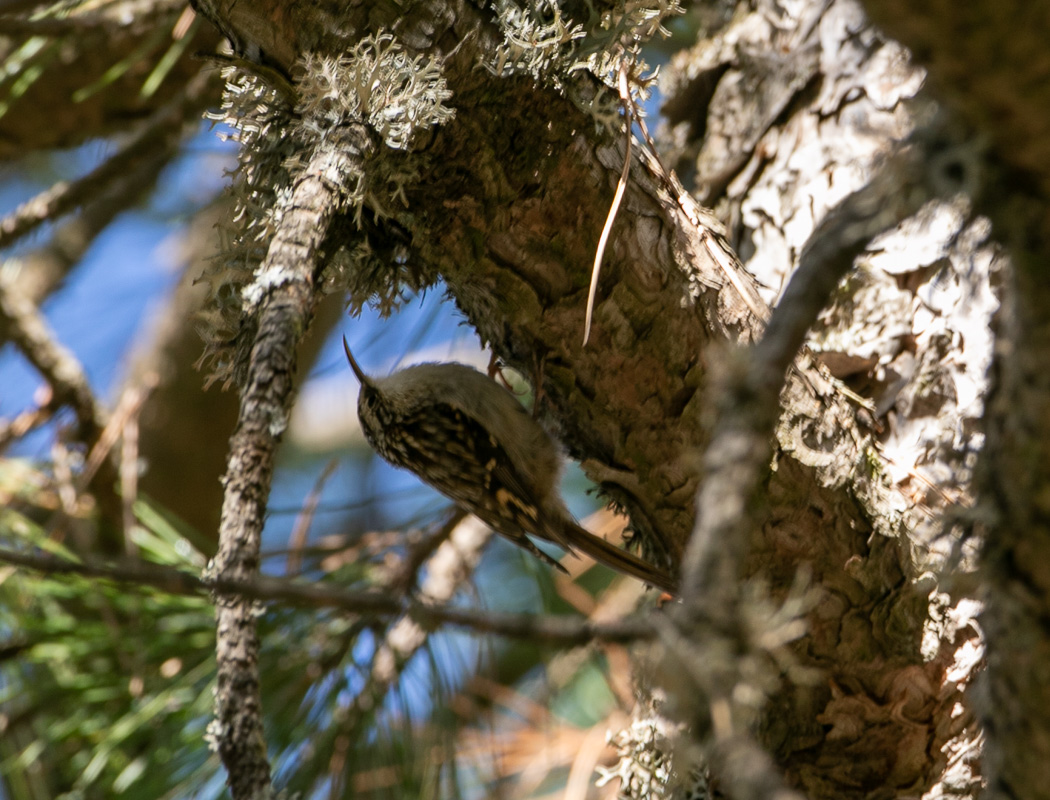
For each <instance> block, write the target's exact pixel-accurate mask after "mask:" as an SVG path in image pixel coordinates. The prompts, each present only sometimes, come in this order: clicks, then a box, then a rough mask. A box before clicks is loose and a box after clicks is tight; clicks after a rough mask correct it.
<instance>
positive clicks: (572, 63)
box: [487, 0, 682, 132]
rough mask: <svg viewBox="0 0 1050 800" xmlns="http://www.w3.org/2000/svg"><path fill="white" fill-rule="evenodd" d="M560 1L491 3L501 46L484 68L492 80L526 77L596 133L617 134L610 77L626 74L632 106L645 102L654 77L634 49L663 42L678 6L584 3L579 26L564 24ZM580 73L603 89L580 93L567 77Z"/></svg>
mask: <svg viewBox="0 0 1050 800" xmlns="http://www.w3.org/2000/svg"><path fill="white" fill-rule="evenodd" d="M567 5H568V3H566V2H564V1H563V0H538V2H527V3H525V4H524V5H520V4H519V3H518V2H516V1H515V0H497V1H496V3H495V4H494V8H495V11H496V17H497V20H498V22H499V25H500V28H501V30H502V33H503V43H502V44H501V45H500V46H499V48H498V49H497V51H496V55H495V56H494V58H493V59H492V60H491V61H490V62H489V63H488V64H487V66H488V68H489V69H490V70H491V71H492V72H494V73H495V74H497V75H501V76H506V75H512V74H526V75H530V76H532V78H533V80H536V81H542V82H544V83H546V84H548V85H550V86H553V87H555V88H557V89H559V90H560V91H563V92H564V93H565V94H566V96H567V97H568V98H569V99H570V100H572V101H573V102H574V103H575V104H576V105H577V106H578V107H579V108H580V109H581V110H582V111H584V112H586V113H587V114H589V115H590V116H591V118H592V119H594V121H595V124H596V125H597V126H598V127H599V128H604V129H607V130H609V131H610V132H616V131H619V130H620V128H621V125H622V123H621V121H620V119H621V118H620V115H619V106H618V103H619V97H618V95H619V92H618V89H617V80H618V73H619V71H620V68H621V65H623V66H624V67H625V68H626V69H627V73H628V85H629V87H630V91H631V93H632V95H633V96H634V98H635V100H636V101H638V104H639V105H640V104H641V101H644V100H645V99H646V98H648V96H649V90H650V87H651V85H652V83H653V81H654V79H655V72H649V68H648V65H646V63H645V61H643V60H642V58H641V55H640V51H641V46H642V44H643V43H645V42H647V41H648V40H649V39H651V38H653V37H654V36H657V35H662V36H667V35H669V34H668V31H667V30H666V29H665V28H664V27H663V21H664V20H665V19H667V18H668V17H671V16H675V15H678V14H681V13H682V8H681V6H680V4H679V0H618V1H617V2H613V3H608V4H601V3H587V4H586V6H579V7H580V8H581V9H582V8H587V9H588V11H589V14H588V19H587V20H586V21H585V22H580V21H575V20H573V19H571V18H570V17H569V15H568V13H567V12H566V10H565V8H566V7H567ZM580 71H587V72H590V73H592V74H593V75H595V76H597V77H598V78H599V79H600V80H601V81H602V83H603V84H604V85H605V86H606V88H607V89H608V90H611V91H604V92H599V93H597V94H595V93H593V92H587V93H586V94H583V93H580V92H579V91H577V90H576V89H575V88H573V86H572V82H571V81H569V80H568V79H569V77H570V76H571V75H572V74H573V73H576V72H580Z"/></svg>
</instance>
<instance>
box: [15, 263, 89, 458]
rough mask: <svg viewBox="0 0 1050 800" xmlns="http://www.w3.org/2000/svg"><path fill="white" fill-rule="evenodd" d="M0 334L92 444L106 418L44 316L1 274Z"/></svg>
mask: <svg viewBox="0 0 1050 800" xmlns="http://www.w3.org/2000/svg"><path fill="white" fill-rule="evenodd" d="M0 334H2V336H3V338H6V339H8V340H10V341H11V342H12V343H14V345H15V346H16V347H17V348H18V349H19V350H21V351H22V354H23V355H24V356H25V357H26V359H27V360H28V361H29V363H30V364H32V365H33V366H34V367H35V368H36V369H37V371H38V372H39V373H40V374H41V375H42V376H43V377H44V380H46V381H47V383H48V385H50V387H51V390H52V392H53V393H54V397H55V401H56V402H58V403H63V404H68V405H69V406H70V407H71V408H72V409H73V412H74V413H75V414H76V416H77V421H78V422H79V423H80V427H81V430H82V433H83V436H84V439H85V440H86V441H89V442H90V441H94V440H95V439H96V438H97V436H98V434H99V433H100V432H101V431H102V429H103V428H105V427H106V423H107V422H108V421H109V415H108V414H107V413H106V411H105V410H104V409H103V408H102V406H101V405H100V404H99V402H98V401H97V400H96V399H95V394H94V392H93V391H92V389H91V384H90V383H89V382H88V379H87V375H86V374H85V372H84V369H83V367H81V366H80V362H79V361H77V359H76V357H75V356H74V355H73V354H72V353H71V352H70V351H69V350H67V349H66V348H64V347H63V346H62V345H60V344H58V342H57V341H56V339H55V336H54V334H53V332H52V331H51V327H50V326H49V325H48V323H47V320H45V319H44V316H43V314H41V313H40V311H39V310H38V309H37V308H36V306H35V305H34V304H33V303H31V302H29V300H27V299H26V298H24V297H22V296H21V295H20V294H19V293H18V291H17V290H16V289H15V288H14V287H13V286H12V285H11V280H10V278H9V277H7V276H5V275H0Z"/></svg>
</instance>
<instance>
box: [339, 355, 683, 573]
mask: <svg viewBox="0 0 1050 800" xmlns="http://www.w3.org/2000/svg"><path fill="white" fill-rule="evenodd" d="M343 347H344V348H345V350H346V358H347V360H348V361H349V362H350V367H351V368H352V369H353V371H354V374H355V375H356V376H357V379H358V380H359V381H360V382H361V394H360V396H359V398H358V403H357V413H358V416H359V417H360V419H361V427H362V429H363V430H364V433H365V437H366V438H367V439H368V442H369V444H371V445H372V447H373V448H375V450H376V452H377V453H379V455H381V456H382V457H383V458H385V459H386V460H387V461H389V462H390V463H391V464H393V465H394V466H397V467H404V468H405V469H407V470H409V471H411V472H413V473H415V474H416V475H417V476H419V478H420V479H421V480H423V481H424V482H425V483H427V484H429V485H430V486H433V487H434V488H435V489H437V490H438V491H439V492H441V493H442V494H443V495H445V496H446V497H448V498H449V499H451V500H452V501H454V502H455V503H457V504H458V505H460V506H462V507H463V508H465V509H467V510H468V511H470V512H471V513H473V514H476V515H477V516H478V517H479V518H480V519H481V520H482V521H484V522H485V523H487V524H488V525H490V526H491V527H492V528H493V529H494V530H496V531H498V532H499V533H502V534H503V535H504V536H506V537H507V538H508V539H510V540H511V541H513V542H514V543H515V544H518V545H520V546H521V547H524V548H525V549H526V550H528V551H529V552H531V553H533V554H535V555H536V556H538V557H539V558H542V559H543V560H545V561H548V562H551V559H550V558H549V557H548V556H546V555H545V554H544V553H543V552H542V551H541V550H540V549H539V548H537V547H536V545H535V544H533V542H532V541H531V540H530V539H529V536H535V537H537V538H539V539H544V540H547V541H550V542H554V543H555V544H558V545H561V546H562V547H564V548H565V549H566V550H568V551H569V552H571V553H575V552H576V551H579V552H582V553H586V554H587V555H589V556H590V557H591V558H593V559H594V560H595V561H599V562H601V563H602V564H605V565H606V566H608V567H611V568H612V569H615V570H617V571H619V572H623V573H625V574H627V575H631V576H633V577H635V578H638V579H639V580H642V581H645V582H646V583H650V584H653V585H654V586H658V587H659V588H661V589H664V590H665V591H668V592H671V593H672V594H675V593H677V591H678V586H677V582H676V581H675V580H674V578H672V577H671V576H670V575H669V574H667V573H666V572H664V571H662V570H660V569H658V568H657V567H655V566H653V565H651V564H648V563H647V562H645V561H643V560H642V559H640V558H638V557H637V556H635V555H633V554H632V553H629V552H627V551H626V550H621V549H620V548H618V547H615V546H613V545H611V544H609V543H608V542H607V541H605V540H604V539H602V538H600V537H598V536H595V535H594V534H593V533H590V532H589V531H587V530H585V529H584V528H582V527H580V525H579V524H577V523H576V522H575V521H574V520H573V519H572V516H571V515H570V514H569V511H568V509H567V508H566V507H565V503H564V502H563V500H562V498H561V492H560V489H559V478H560V475H561V459H560V457H559V455H558V448H557V446H556V445H555V443H554V440H553V439H552V438H551V437H550V435H549V434H548V433H547V431H545V430H544V429H543V427H542V426H541V425H540V424H539V423H538V422H536V420H534V419H533V418H532V417H531V416H530V415H529V413H528V412H527V411H526V410H525V409H524V408H523V407H522V406H521V404H520V403H518V401H517V400H515V399H514V397H513V396H512V395H511V394H510V392H508V391H507V390H506V389H504V388H503V387H502V386H500V385H499V384H498V383H496V382H495V381H494V380H492V379H491V378H489V377H488V376H486V375H483V374H482V373H480V372H478V371H477V370H475V369H472V368H470V367H467V366H464V365H463V364H419V365H416V366H412V367H407V368H406V369H403V370H399V371H398V372H395V373H394V374H393V375H390V376H389V377H386V378H370V377H369V376H367V375H365V373H364V372H363V371H362V370H361V368H360V367H359V366H358V365H357V362H356V361H355V360H354V357H353V354H352V353H351V352H350V347H349V346H348V345H347V343H346V339H345V338H344V339H343ZM551 563H553V562H551Z"/></svg>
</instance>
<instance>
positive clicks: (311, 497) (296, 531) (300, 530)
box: [285, 458, 339, 575]
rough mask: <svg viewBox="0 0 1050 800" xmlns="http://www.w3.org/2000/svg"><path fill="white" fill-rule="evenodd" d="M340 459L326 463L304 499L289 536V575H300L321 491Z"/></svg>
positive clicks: (287, 571) (287, 568)
mask: <svg viewBox="0 0 1050 800" xmlns="http://www.w3.org/2000/svg"><path fill="white" fill-rule="evenodd" d="M338 466H339V459H337V458H333V459H331V460H330V461H329V462H328V463H327V464H326V465H325V468H324V469H323V470H321V474H320V475H318V476H317V480H316V481H315V482H314V485H313V488H312V489H310V494H308V495H307V496H306V499H305V500H304V501H303V507H302V508H301V509H300V510H299V513H298V514H297V515H296V517H295V524H294V525H293V526H292V534H291V536H289V537H288V560H287V561H286V562H285V572H286V573H287V574H288V575H298V574H299V570H300V569H301V568H302V563H303V548H304V547H305V546H306V539H307V537H308V536H309V534H310V526H311V525H312V524H313V521H314V516H315V515H316V514H317V505H318V503H320V502H321V492H322V491H323V490H324V485H325V484H326V483H327V482H328V479H329V478H331V477H332V473H334V472H335V469H336V467H338Z"/></svg>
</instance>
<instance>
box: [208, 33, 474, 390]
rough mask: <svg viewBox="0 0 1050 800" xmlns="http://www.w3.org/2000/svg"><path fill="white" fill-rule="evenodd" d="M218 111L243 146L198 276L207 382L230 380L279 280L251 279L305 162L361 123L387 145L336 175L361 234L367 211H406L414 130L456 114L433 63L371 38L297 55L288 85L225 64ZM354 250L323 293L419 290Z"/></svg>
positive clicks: (380, 301) (387, 294) (418, 158)
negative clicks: (227, 203) (205, 301)
mask: <svg viewBox="0 0 1050 800" xmlns="http://www.w3.org/2000/svg"><path fill="white" fill-rule="evenodd" d="M224 77H225V78H226V80H227V85H226V91H225V94H224V96H223V102H222V106H221V108H220V110H219V112H217V113H216V114H214V115H212V119H214V120H216V121H218V122H221V123H224V124H225V125H227V126H228V127H229V132H224V133H223V134H220V135H221V136H222V137H223V138H228V139H233V140H235V141H237V142H238V143H239V144H240V146H241V148H240V153H239V164H238V167H237V169H236V171H235V172H234V174H233V178H234V179H233V182H232V185H231V188H230V192H231V194H232V197H233V201H234V202H233V203H232V207H231V212H230V213H229V215H228V216H227V218H226V219H224V220H223V221H222V222H220V224H219V226H218V228H219V236H220V246H221V252H220V254H219V255H218V256H217V257H216V258H215V259H214V261H213V263H212V264H211V265H210V266H209V268H208V269H207V271H206V273H205V275H204V276H202V280H204V281H205V282H207V283H208V284H209V299H210V304H209V308H208V309H207V310H206V311H205V313H204V314H203V318H204V329H205V330H204V334H205V339H206V341H207V349H206V353H205V359H206V360H210V361H211V368H212V379H216V378H218V379H222V380H227V381H228V380H229V379H230V377H231V376H232V374H233V369H234V362H235V361H236V360H237V357H236V356H235V355H234V351H235V348H234V344H235V340H236V339H238V338H239V337H240V338H243V336H244V332H245V330H246V329H247V330H250V329H251V317H252V314H253V311H254V309H255V308H256V307H257V306H258V304H259V302H260V301H261V300H262V299H263V298H264V297H266V296H267V294H268V292H270V291H272V289H273V288H274V286H276V285H280V284H281V283H282V282H283V281H284V280H286V278H285V276H283V275H282V274H279V272H275V271H274V270H265V271H264V272H260V271H259V270H260V266H261V265H262V263H263V261H264V259H265V257H266V253H267V250H268V248H269V246H270V242H271V241H272V239H273V236H274V233H275V232H276V231H277V230H278V229H279V227H280V226H281V224H282V219H283V213H284V209H285V208H286V207H287V205H288V203H289V201H290V198H291V195H292V192H293V188H294V186H295V185H296V182H297V180H299V179H300V178H301V176H302V175H303V171H304V169H306V167H307V164H309V163H310V162H311V160H312V159H313V158H314V155H315V154H317V153H320V152H322V148H324V149H326V150H327V151H329V152H332V151H335V152H337V153H338V152H339V151H340V150H341V149H342V148H348V149H349V148H353V147H355V146H357V145H356V144H355V139H354V135H352V133H351V132H352V131H354V130H355V126H356V130H357V136H358V139H359V138H360V136H359V132H360V127H361V126H365V128H366V129H367V130H368V131H369V134H370V135H374V137H375V139H376V140H377V141H378V142H381V143H382V144H383V145H385V146H379V147H375V148H374V149H373V150H372V151H370V153H369V154H368V156H367V158H366V159H365V161H366V164H367V168H365V169H347V170H336V171H334V172H333V174H332V175H330V176H329V175H326V180H328V179H331V180H332V181H334V182H335V190H336V194H337V196H338V202H339V204H340V206H341V207H342V208H343V209H345V210H346V211H347V213H348V216H349V218H350V219H352V220H353V224H354V225H355V226H356V228H357V230H358V231H359V232H360V231H362V229H363V228H364V217H365V214H366V212H367V213H368V214H369V215H371V216H372V217H375V218H382V217H391V216H396V215H397V214H399V213H401V212H402V211H403V209H405V208H406V207H407V205H408V199H407V198H408V187H410V186H412V185H414V184H416V183H417V182H418V181H419V179H420V176H421V175H422V174H424V169H425V163H424V161H425V156H422V155H420V154H417V153H414V152H413V150H412V148H413V145H414V142H415V141H416V139H417V137H418V135H419V134H420V133H421V132H424V131H427V130H430V129H432V128H434V127H435V126H439V125H443V124H445V123H447V122H448V121H449V120H451V119H452V118H453V116H454V115H455V110H454V109H453V108H451V107H450V106H449V105H448V100H449V99H450V98H451V96H452V93H451V91H449V89H448V86H447V83H446V81H445V78H444V75H443V73H442V64H441V62H440V61H439V60H437V59H435V58H433V57H430V56H423V55H419V54H413V53H411V52H409V51H408V50H407V49H406V48H405V47H404V46H402V45H401V44H400V43H399V42H398V41H397V40H396V39H395V38H394V36H393V35H391V34H390V33H386V32H380V33H378V34H376V35H374V36H368V37H365V38H364V39H362V40H361V41H359V42H358V43H357V44H356V45H354V46H353V47H352V48H350V49H349V50H348V51H347V52H346V53H343V54H340V55H334V56H333V55H318V54H308V55H306V56H305V57H304V58H303V59H302V60H301V61H300V62H299V63H298V64H297V65H296V67H295V69H294V83H293V84H291V85H283V86H272V85H271V84H270V83H268V82H267V80H266V79H265V77H264V76H262V75H260V74H257V73H255V72H253V71H250V69H247V70H246V69H244V68H241V67H230V68H228V69H227V70H226V72H225V74H224ZM360 238H361V241H362V242H363V244H361V245H360V246H351V248H350V250H349V251H345V252H344V251H341V252H340V253H338V254H333V255H334V256H335V257H334V258H333V259H331V260H333V261H337V262H338V264H337V267H336V268H335V269H334V270H332V271H331V274H325V275H324V276H323V277H322V286H323V287H324V288H325V289H326V290H328V291H345V290H346V289H348V288H350V289H353V290H354V294H353V295H352V297H353V298H354V304H355V305H357V306H358V307H359V306H360V305H361V304H363V303H364V302H366V301H367V302H373V303H375V304H376V305H378V306H379V307H380V309H381V310H390V309H391V308H393V307H394V305H396V303H397V302H398V301H399V299H400V297H401V293H402V292H403V290H404V289H405V287H406V286H408V287H410V288H419V287H421V286H422V285H424V284H425V281H423V280H422V279H421V278H420V277H419V276H414V275H412V274H411V272H410V270H408V269H407V267H406V265H405V264H404V263H403V261H402V263H400V264H393V265H387V266H388V269H386V270H384V269H383V264H382V262H381V261H380V260H379V259H376V258H375V257H373V255H372V253H371V250H370V248H369V247H368V246H367V242H366V240H365V237H364V235H363V234H362V235H361V237H360Z"/></svg>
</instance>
